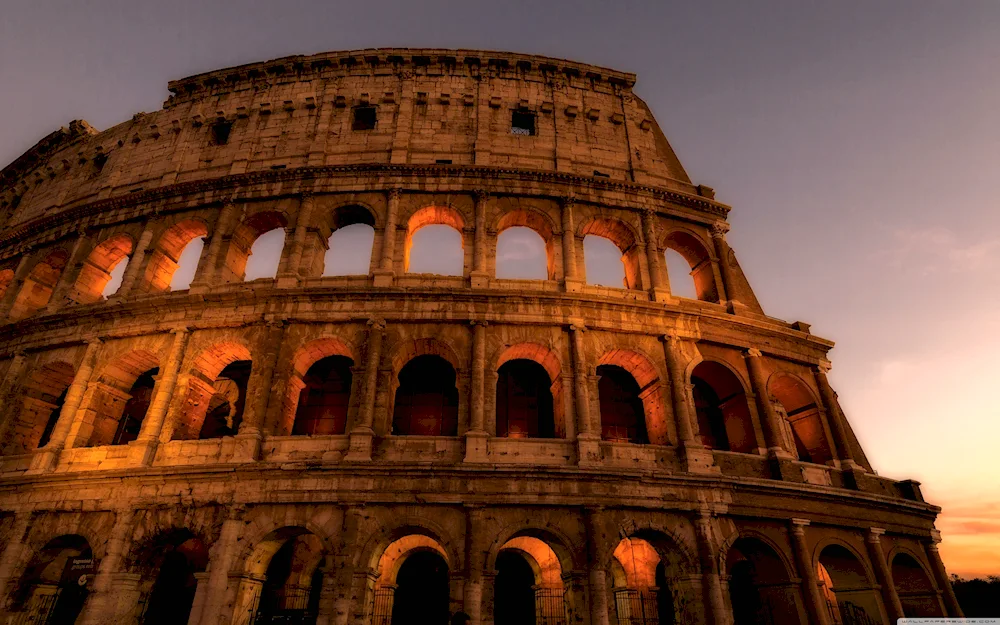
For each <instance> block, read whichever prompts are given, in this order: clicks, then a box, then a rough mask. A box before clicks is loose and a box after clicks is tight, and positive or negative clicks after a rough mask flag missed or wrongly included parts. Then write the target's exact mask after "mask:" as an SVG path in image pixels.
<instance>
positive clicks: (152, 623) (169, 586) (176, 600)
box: [142, 551, 198, 625]
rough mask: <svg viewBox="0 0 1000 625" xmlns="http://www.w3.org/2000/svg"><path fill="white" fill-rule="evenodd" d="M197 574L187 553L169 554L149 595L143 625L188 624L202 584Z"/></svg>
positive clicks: (175, 552)
mask: <svg viewBox="0 0 1000 625" xmlns="http://www.w3.org/2000/svg"><path fill="white" fill-rule="evenodd" d="M194 573H195V569H194V566H192V564H191V562H190V561H189V560H188V558H187V557H186V556H185V555H184V554H183V553H181V552H179V551H170V552H168V553H167V554H166V555H165V556H164V557H163V564H161V565H160V574H159V575H157V577H156V583H155V584H154V585H153V590H152V592H150V593H149V599H148V601H147V603H146V610H145V614H144V616H143V619H142V625H173V624H175V623H187V621H188V617H189V616H190V615H191V605H192V604H193V603H194V592H195V587H196V585H197V583H198V582H197V580H195V577H194Z"/></svg>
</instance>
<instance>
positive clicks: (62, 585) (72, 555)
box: [8, 534, 94, 625]
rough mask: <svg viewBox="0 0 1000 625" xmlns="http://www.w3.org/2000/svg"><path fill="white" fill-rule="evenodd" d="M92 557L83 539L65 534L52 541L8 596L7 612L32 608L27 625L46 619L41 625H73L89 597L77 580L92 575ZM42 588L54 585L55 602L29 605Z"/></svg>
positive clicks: (88, 545)
mask: <svg viewBox="0 0 1000 625" xmlns="http://www.w3.org/2000/svg"><path fill="white" fill-rule="evenodd" d="M93 557H94V554H93V552H92V551H91V549H90V544H89V543H87V540H86V539H85V538H83V537H82V536H79V535H76V534H68V535H65V536H59V537H57V538H54V539H52V540H51V541H49V542H48V543H47V544H46V545H45V547H43V548H42V549H41V551H40V552H39V553H38V555H36V556H35V557H34V558H33V559H32V561H31V563H30V564H29V565H28V567H27V569H26V571H25V573H24V575H23V576H22V577H21V582H20V584H19V585H18V587H17V588H16V589H14V591H13V593H12V594H11V597H10V602H9V604H8V605H9V609H10V611H12V612H25V611H26V610H27V609H28V608H33V609H34V611H35V612H36V613H32V614H28V620H27V622H29V623H30V622H40V620H41V619H42V618H45V617H46V616H47V619H45V621H44V622H45V623H47V624H49V625H72V624H73V623H75V622H76V619H77V617H78V616H79V614H80V612H81V611H82V610H83V606H84V603H86V601H87V597H88V595H89V594H90V591H89V590H88V588H87V584H86V583H84V584H81V583H79V580H80V576H81V575H82V574H84V573H92V572H93V571H92V570H91V568H90V567H89V566H87V563H88V561H89V562H91V563H92V562H93ZM43 584H44V585H52V584H54V585H56V586H57V587H58V593H57V594H56V595H54V599H50V600H48V601H44V602H32V596H33V595H34V594H35V593H36V592H37V591H38V590H39V586H40V585H43ZM37 612H41V613H37ZM15 622H21V621H15Z"/></svg>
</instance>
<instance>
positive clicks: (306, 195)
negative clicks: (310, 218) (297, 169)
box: [299, 190, 316, 202]
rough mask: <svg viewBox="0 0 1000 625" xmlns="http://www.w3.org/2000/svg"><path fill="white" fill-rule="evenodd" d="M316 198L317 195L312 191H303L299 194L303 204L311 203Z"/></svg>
mask: <svg viewBox="0 0 1000 625" xmlns="http://www.w3.org/2000/svg"><path fill="white" fill-rule="evenodd" d="M315 197H316V194H315V193H313V192H312V190H309V191H303V192H302V193H299V200H301V201H303V202H307V201H311V200H312V199H313V198H315Z"/></svg>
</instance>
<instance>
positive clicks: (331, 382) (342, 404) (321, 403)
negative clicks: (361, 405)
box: [292, 356, 354, 435]
mask: <svg viewBox="0 0 1000 625" xmlns="http://www.w3.org/2000/svg"><path fill="white" fill-rule="evenodd" d="M353 365H354V361H353V360H351V359H350V358H347V357H346V356H328V357H326V358H322V359H320V360H318V361H316V362H315V363H314V364H313V365H312V366H311V367H309V370H308V371H307V372H306V375H305V376H304V377H303V378H302V381H303V383H304V384H305V387H303V389H302V391H301V392H300V393H299V404H298V408H297V409H296V412H295V423H294V425H293V426H292V434H293V435H299V434H309V435H313V434H317V435H319V434H343V433H344V432H345V431H346V430H347V410H348V408H349V406H350V403H351V379H352V374H351V367H352V366H353Z"/></svg>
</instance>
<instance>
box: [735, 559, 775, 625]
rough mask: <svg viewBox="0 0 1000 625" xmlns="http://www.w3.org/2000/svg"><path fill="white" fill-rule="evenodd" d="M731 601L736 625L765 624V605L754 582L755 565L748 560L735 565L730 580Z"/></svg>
mask: <svg viewBox="0 0 1000 625" xmlns="http://www.w3.org/2000/svg"><path fill="white" fill-rule="evenodd" d="M729 599H730V601H731V602H732V605H733V620H734V621H735V624H736V625H758V624H760V623H764V622H767V621H764V620H763V618H764V613H763V607H764V606H763V603H762V602H761V599H760V592H759V591H758V590H757V585H756V583H755V581H754V570H753V564H752V563H750V562H748V561H747V560H743V561H741V562H737V563H736V564H734V565H733V568H732V571H731V572H730V578H729Z"/></svg>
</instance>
